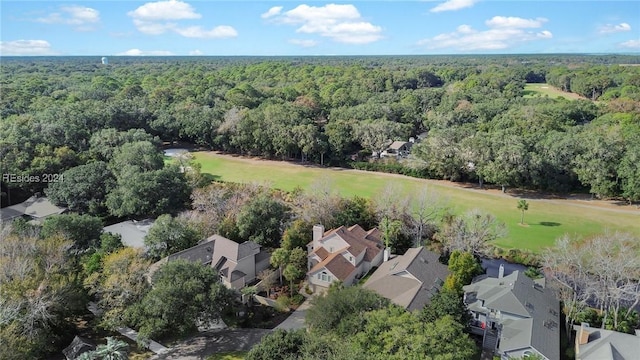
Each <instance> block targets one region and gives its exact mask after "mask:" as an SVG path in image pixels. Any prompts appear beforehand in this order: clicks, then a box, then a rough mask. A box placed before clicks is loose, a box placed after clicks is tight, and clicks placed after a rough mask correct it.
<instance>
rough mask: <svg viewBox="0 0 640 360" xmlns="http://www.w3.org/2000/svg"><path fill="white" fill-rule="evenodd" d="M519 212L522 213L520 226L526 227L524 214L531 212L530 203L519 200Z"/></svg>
mask: <svg viewBox="0 0 640 360" xmlns="http://www.w3.org/2000/svg"><path fill="white" fill-rule="evenodd" d="M518 210H520V211H522V216H521V217H520V224H521V225H524V212H525V211H527V210H529V203H528V202H527V200H518Z"/></svg>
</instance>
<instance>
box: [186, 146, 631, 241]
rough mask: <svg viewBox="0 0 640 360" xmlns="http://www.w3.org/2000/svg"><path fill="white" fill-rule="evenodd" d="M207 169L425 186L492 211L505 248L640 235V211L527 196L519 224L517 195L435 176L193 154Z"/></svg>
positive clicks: (348, 185)
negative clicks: (606, 234) (613, 233)
mask: <svg viewBox="0 0 640 360" xmlns="http://www.w3.org/2000/svg"><path fill="white" fill-rule="evenodd" d="M194 155H195V159H196V161H197V162H199V163H200V164H202V171H203V172H204V173H209V174H212V175H213V176H214V177H215V178H216V179H218V180H222V181H232V182H259V183H265V184H268V185H270V186H271V187H275V188H279V189H283V190H292V189H294V188H295V187H296V186H300V187H302V188H306V187H308V186H309V185H311V184H312V183H313V182H314V181H316V180H317V179H328V180H329V181H330V182H331V183H332V185H333V187H334V188H335V189H337V190H338V191H339V193H340V194H341V195H343V196H353V195H359V196H364V197H368V198H373V199H375V197H376V195H377V194H379V193H380V192H381V191H382V190H383V189H384V188H385V187H386V186H388V184H391V183H393V184H396V185H397V186H398V187H400V188H401V189H402V190H403V191H405V192H406V193H407V194H411V193H416V192H418V191H419V190H420V189H421V188H423V187H425V186H426V187H428V188H429V189H431V190H432V191H434V192H437V193H438V194H439V195H440V196H441V197H442V198H443V199H444V200H445V201H446V203H447V204H448V205H449V206H450V207H451V208H452V209H453V211H454V212H456V213H461V212H464V211H466V210H470V209H473V208H479V209H482V210H485V211H488V212H490V213H492V214H494V215H495V216H497V217H498V218H499V219H500V220H502V221H504V223H505V224H506V225H507V228H508V231H509V234H508V236H507V237H505V238H504V239H500V240H498V241H497V242H496V244H497V245H499V246H501V247H504V248H520V249H529V250H533V251H539V250H540V249H542V248H545V247H547V246H550V245H552V244H553V243H554V241H555V239H556V238H558V237H559V236H562V235H563V234H565V233H568V234H572V235H581V236H585V235H589V234H595V233H599V232H603V231H605V230H607V229H608V230H623V231H628V232H633V233H635V234H637V235H640V210H634V209H635V208H629V207H626V208H625V209H626V210H621V209H610V208H599V207H594V206H590V205H589V202H588V201H583V202H582V201H580V202H579V201H573V200H572V201H566V200H545V199H528V202H529V211H527V212H526V214H525V223H526V224H528V226H521V225H519V222H520V211H519V210H517V208H516V205H517V201H518V198H516V197H512V196H509V195H505V194H501V193H499V192H489V191H483V190H473V189H465V188H460V187H455V186H450V185H446V184H444V183H442V182H438V181H433V180H423V179H415V178H410V177H404V176H398V175H390V174H382V173H375V172H362V171H357V170H346V169H327V168H319V167H312V166H302V165H296V164H291V163H286V162H276V161H262V160H257V161H256V160H251V159H245V158H241V157H237V158H235V157H230V156H220V155H217V154H215V153H210V152H197V153H194Z"/></svg>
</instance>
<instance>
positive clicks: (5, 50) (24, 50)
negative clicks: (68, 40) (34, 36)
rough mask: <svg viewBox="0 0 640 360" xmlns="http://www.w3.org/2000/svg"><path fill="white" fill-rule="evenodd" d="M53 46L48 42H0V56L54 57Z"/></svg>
mask: <svg viewBox="0 0 640 360" xmlns="http://www.w3.org/2000/svg"><path fill="white" fill-rule="evenodd" d="M53 54H54V52H53V50H52V49H51V44H49V42H48V41H46V40H14V41H0V55H2V56H12V55H13V56H25V55H53Z"/></svg>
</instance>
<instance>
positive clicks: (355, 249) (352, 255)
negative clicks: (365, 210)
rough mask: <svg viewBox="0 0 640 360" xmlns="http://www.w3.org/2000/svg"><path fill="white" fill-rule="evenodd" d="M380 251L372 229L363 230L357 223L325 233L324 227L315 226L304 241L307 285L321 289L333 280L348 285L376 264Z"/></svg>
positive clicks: (380, 260)
mask: <svg viewBox="0 0 640 360" xmlns="http://www.w3.org/2000/svg"><path fill="white" fill-rule="evenodd" d="M383 250H384V246H383V245H382V241H381V233H380V231H379V230H378V229H376V228H373V229H371V230H369V231H365V230H364V229H363V228H362V227H360V226H359V225H354V226H351V227H349V228H347V227H345V226H341V227H339V228H337V229H333V230H330V231H327V232H325V231H324V226H322V225H315V226H314V227H313V241H312V242H310V243H309V244H307V253H308V254H309V255H308V256H307V259H308V269H309V271H308V272H307V279H308V282H309V287H310V288H311V290H313V291H314V292H315V291H320V292H322V291H324V290H326V289H327V288H329V286H330V285H331V284H332V283H333V282H335V281H341V282H342V283H343V284H344V285H345V286H349V285H352V284H353V283H355V282H356V281H357V280H358V279H360V278H362V277H363V276H364V275H366V274H367V273H368V272H369V270H371V268H372V267H375V266H380V264H381V263H382V256H383Z"/></svg>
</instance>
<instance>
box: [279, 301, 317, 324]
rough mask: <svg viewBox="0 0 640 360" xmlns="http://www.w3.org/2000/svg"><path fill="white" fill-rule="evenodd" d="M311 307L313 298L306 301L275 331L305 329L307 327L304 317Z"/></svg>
mask: <svg viewBox="0 0 640 360" xmlns="http://www.w3.org/2000/svg"><path fill="white" fill-rule="evenodd" d="M309 306H311V298H310V297H308V298H306V299H305V300H304V302H303V303H302V304H300V306H298V308H297V309H296V311H294V312H293V313H292V314H291V315H289V317H288V318H287V320H285V321H283V322H281V323H280V325H278V326H276V327H275V328H274V330H277V329H282V330H297V329H304V328H306V325H305V324H304V317H305V316H306V314H307V309H308V308H309Z"/></svg>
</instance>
